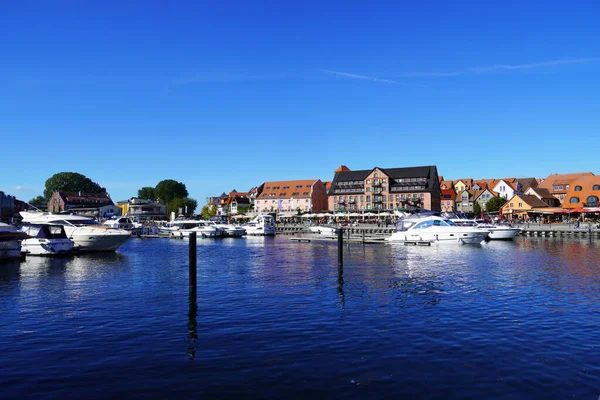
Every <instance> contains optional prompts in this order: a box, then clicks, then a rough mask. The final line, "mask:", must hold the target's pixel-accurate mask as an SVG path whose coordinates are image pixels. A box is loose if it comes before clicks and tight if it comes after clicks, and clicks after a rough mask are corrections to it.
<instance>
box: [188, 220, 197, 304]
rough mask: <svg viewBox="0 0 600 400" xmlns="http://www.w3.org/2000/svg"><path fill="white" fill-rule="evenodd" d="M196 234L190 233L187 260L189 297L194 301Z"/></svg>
mask: <svg viewBox="0 0 600 400" xmlns="http://www.w3.org/2000/svg"><path fill="white" fill-rule="evenodd" d="M196 257H197V251H196V232H191V233H190V245H189V259H190V271H189V273H190V278H189V282H190V288H189V289H190V297H193V299H194V301H196V285H197V279H198V278H197V269H196Z"/></svg>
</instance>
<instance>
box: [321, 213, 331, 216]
mask: <svg viewBox="0 0 600 400" xmlns="http://www.w3.org/2000/svg"><path fill="white" fill-rule="evenodd" d="M322 216H323V217H333V214H332V213H325V214H323V215H322Z"/></svg>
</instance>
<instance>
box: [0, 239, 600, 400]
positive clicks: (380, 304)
mask: <svg viewBox="0 0 600 400" xmlns="http://www.w3.org/2000/svg"><path fill="white" fill-rule="evenodd" d="M187 252H188V247H187V242H184V241H172V240H164V239H156V240H143V239H130V240H129V241H128V242H127V243H125V245H124V246H123V247H122V248H121V249H120V250H119V251H118V252H117V253H116V254H104V255H86V256H78V257H75V258H71V259H54V260H52V259H39V258H34V257H30V258H28V259H27V261H26V262H23V263H18V262H16V263H6V262H4V263H3V264H0V313H1V315H2V324H1V325H0V388H1V391H0V397H2V398H25V397H35V398H107V397H115V396H120V397H125V396H126V397H133V398H151V397H152V398H175V397H181V398H245V399H247V398H309V397H310V396H312V397H313V398H344V399H347V398H399V397H418V398H540V399H548V398H558V399H564V398H567V397H575V398H585V399H594V400H595V399H597V398H598V395H599V394H600V325H599V323H600V272H599V269H600V243H599V242H598V241H597V240H596V241H589V240H588V239H566V238H565V239H563V238H519V239H518V240H517V241H516V242H490V243H488V244H485V245H483V246H481V247H472V246H457V247H453V246H442V247H418V248H414V247H404V246H390V245H368V246H366V247H363V246H362V245H351V246H349V247H346V248H345V265H344V270H343V276H339V275H338V270H337V248H336V244H335V243H334V242H328V243H314V242H313V243H293V242H290V241H289V240H288V237H277V238H247V239H226V240H208V239H205V240H202V239H200V240H198V297H197V310H196V308H195V307H194V304H193V303H190V302H189V299H188V287H187V284H188V280H187V279H188V275H187V273H188V269H187Z"/></svg>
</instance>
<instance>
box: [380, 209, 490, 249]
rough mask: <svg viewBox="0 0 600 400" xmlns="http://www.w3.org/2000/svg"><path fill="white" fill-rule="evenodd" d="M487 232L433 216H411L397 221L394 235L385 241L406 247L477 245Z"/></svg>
mask: <svg viewBox="0 0 600 400" xmlns="http://www.w3.org/2000/svg"><path fill="white" fill-rule="evenodd" d="M488 233H489V231H487V230H485V229H482V228H479V227H474V226H458V225H456V224H454V223H453V222H452V221H450V220H449V219H446V218H442V217H439V216H435V215H422V214H412V215H409V216H406V217H403V218H400V219H399V220H398V223H397V224H396V229H395V230H394V233H392V235H391V236H390V237H388V238H386V239H385V240H386V241H389V242H400V243H404V244H407V245H431V244H434V243H450V244H479V243H481V242H482V241H483V240H485V238H486V237H487V236H488Z"/></svg>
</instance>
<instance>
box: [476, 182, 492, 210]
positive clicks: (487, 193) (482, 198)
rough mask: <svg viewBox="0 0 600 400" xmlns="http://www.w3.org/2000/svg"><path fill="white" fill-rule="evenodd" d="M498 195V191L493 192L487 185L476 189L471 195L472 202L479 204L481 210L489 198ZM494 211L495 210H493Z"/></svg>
mask: <svg viewBox="0 0 600 400" xmlns="http://www.w3.org/2000/svg"><path fill="white" fill-rule="evenodd" d="M496 196H498V193H496V192H494V191H493V190H491V189H489V188H488V187H487V186H486V187H484V188H483V189H481V190H476V191H475V194H474V196H473V201H474V203H477V204H479V206H480V207H481V209H482V210H485V206H486V205H487V202H488V201H490V199H491V198H493V197H496ZM473 207H475V204H473ZM494 211H496V210H494Z"/></svg>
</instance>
